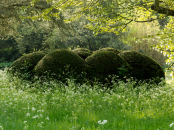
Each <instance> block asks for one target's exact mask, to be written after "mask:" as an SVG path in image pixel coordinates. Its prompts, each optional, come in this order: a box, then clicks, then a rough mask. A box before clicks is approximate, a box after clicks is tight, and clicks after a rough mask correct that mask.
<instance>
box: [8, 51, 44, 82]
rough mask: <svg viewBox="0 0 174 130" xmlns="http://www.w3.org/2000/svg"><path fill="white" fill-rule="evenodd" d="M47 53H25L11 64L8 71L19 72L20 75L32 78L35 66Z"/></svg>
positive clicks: (11, 72)
mask: <svg viewBox="0 0 174 130" xmlns="http://www.w3.org/2000/svg"><path fill="white" fill-rule="evenodd" d="M46 54H47V53H46V52H43V51H38V52H33V53H29V54H25V55H23V56H21V57H20V58H19V59H17V60H16V61H14V62H13V63H12V64H11V65H10V67H9V68H8V71H7V73H9V74H12V75H14V74H15V73H18V76H19V77H21V78H24V79H30V78H31V76H33V72H32V71H33V69H34V67H35V66H36V64H37V63H38V62H39V61H40V60H41V59H42V58H43V57H44V56H45V55H46Z"/></svg>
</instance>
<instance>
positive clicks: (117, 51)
mask: <svg viewBox="0 0 174 130" xmlns="http://www.w3.org/2000/svg"><path fill="white" fill-rule="evenodd" d="M98 51H112V52H114V53H116V54H118V53H120V52H121V51H120V50H117V49H114V48H110V47H106V48H101V49H99V50H96V51H94V52H98Z"/></svg>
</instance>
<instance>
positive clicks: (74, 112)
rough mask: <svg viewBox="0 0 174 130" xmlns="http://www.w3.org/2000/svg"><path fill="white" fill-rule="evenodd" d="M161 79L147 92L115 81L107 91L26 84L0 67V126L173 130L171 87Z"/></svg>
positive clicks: (13, 129)
mask: <svg viewBox="0 0 174 130" xmlns="http://www.w3.org/2000/svg"><path fill="white" fill-rule="evenodd" d="M166 78H168V81H169V82H168V81H166V82H167V84H166V85H163V84H162V83H161V84H159V85H158V86H157V85H153V86H152V88H151V89H148V90H147V89H146V88H147V87H148V86H150V85H149V84H141V85H139V86H138V87H137V88H135V89H133V84H135V82H128V83H123V82H121V81H120V82H118V83H114V85H113V87H114V88H113V89H112V90H110V91H109V90H106V89H105V90H104V89H101V87H100V85H94V86H89V85H85V84H84V85H81V86H80V85H77V84H75V83H74V82H73V81H71V80H68V81H67V83H68V85H64V84H60V83H56V82H55V81H50V82H44V83H43V82H42V85H41V83H40V81H36V82H35V83H33V84H32V87H31V83H30V82H29V81H28V82H27V81H22V80H20V79H17V78H15V77H13V78H10V77H8V76H7V75H6V73H5V71H1V70H0V130H173V129H174V85H173V82H172V80H171V76H168V75H167V76H166ZM43 90H45V92H43ZM106 91H108V92H106Z"/></svg>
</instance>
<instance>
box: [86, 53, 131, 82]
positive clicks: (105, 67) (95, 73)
mask: <svg viewBox="0 0 174 130" xmlns="http://www.w3.org/2000/svg"><path fill="white" fill-rule="evenodd" d="M85 61H86V63H87V69H86V71H87V77H88V78H89V79H90V80H93V78H94V77H96V78H97V79H98V80H99V82H102V83H104V84H105V83H109V84H111V82H110V81H109V82H108V81H107V80H106V78H108V76H109V75H118V76H120V78H123V77H124V76H126V75H128V73H127V72H128V71H127V72H126V71H125V70H129V68H130V66H129V64H128V63H127V62H126V61H125V60H124V59H123V58H121V57H120V56H119V55H117V54H116V53H115V52H112V51H96V52H95V53H93V54H92V55H90V56H89V57H87V58H86V59H85ZM121 67H122V68H124V72H123V70H121V69H120V68H121ZM120 72H122V73H120ZM125 72H126V73H125Z"/></svg>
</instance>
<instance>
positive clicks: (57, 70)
mask: <svg viewBox="0 0 174 130" xmlns="http://www.w3.org/2000/svg"><path fill="white" fill-rule="evenodd" d="M67 65H69V70H68V71H70V70H74V71H75V72H76V73H77V74H80V73H81V72H82V71H83V70H84V68H85V67H86V64H85V61H84V60H83V59H82V58H81V57H80V56H79V55H77V54H76V53H75V52H73V51H71V50H67V49H58V50H55V51H52V52H51V53H49V54H47V55H46V56H44V57H43V58H42V59H41V60H40V61H39V62H38V64H37V65H36V67H35V68H34V71H35V75H43V76H45V75H47V74H46V73H45V72H48V75H51V74H53V73H54V74H55V76H54V78H56V79H57V78H58V76H59V75H60V74H62V72H63V71H64V72H65V74H66V73H67V72H68V71H66V70H65V66H67ZM67 76H68V75H67ZM64 78H65V77H64ZM60 80H61V79H60Z"/></svg>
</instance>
